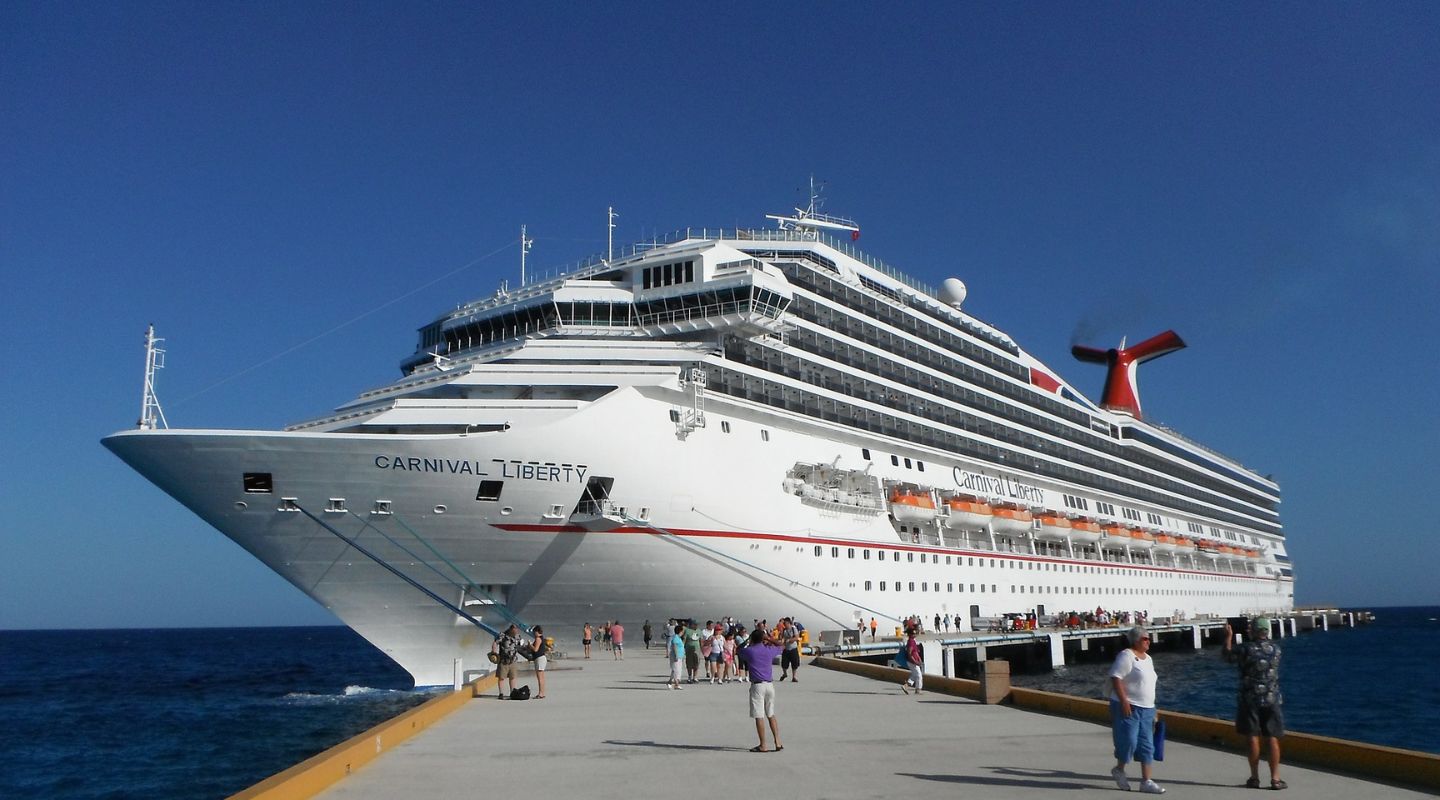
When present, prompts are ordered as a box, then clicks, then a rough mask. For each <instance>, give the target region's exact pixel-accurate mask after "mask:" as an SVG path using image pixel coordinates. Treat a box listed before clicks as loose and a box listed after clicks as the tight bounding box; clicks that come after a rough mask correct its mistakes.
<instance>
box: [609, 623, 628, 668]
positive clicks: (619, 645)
mask: <svg viewBox="0 0 1440 800" xmlns="http://www.w3.org/2000/svg"><path fill="white" fill-rule="evenodd" d="M610 646H611V648H613V649H614V651H615V660H616V661H624V660H625V626H624V625H621V624H620V620H618V619H617V620H615V622H614V623H612V624H611V625H610Z"/></svg>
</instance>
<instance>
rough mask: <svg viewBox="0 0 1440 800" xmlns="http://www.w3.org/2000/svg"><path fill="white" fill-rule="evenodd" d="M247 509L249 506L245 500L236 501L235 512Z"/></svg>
mask: <svg viewBox="0 0 1440 800" xmlns="http://www.w3.org/2000/svg"><path fill="white" fill-rule="evenodd" d="M247 507H248V506H246V505H245V501H244V500H237V501H235V510H236V511H244V510H245V509H246V508H247Z"/></svg>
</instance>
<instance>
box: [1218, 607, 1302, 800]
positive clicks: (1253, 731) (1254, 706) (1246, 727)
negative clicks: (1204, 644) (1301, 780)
mask: <svg viewBox="0 0 1440 800" xmlns="http://www.w3.org/2000/svg"><path fill="white" fill-rule="evenodd" d="M1224 655H1225V660H1226V661H1229V662H1231V663H1234V664H1238V665H1239V667H1240V692H1239V695H1238V698H1237V703H1236V709H1235V732H1236V733H1238V734H1240V735H1241V736H1244V737H1246V738H1248V739H1249V741H1250V752H1249V754H1248V755H1249V760H1250V778H1249V780H1246V781H1245V786H1246V787H1247V788H1250V789H1259V788H1260V740H1261V738H1264V739H1265V741H1266V761H1267V762H1269V765H1270V788H1271V789H1286V788H1289V784H1287V783H1285V781H1283V780H1281V779H1280V737H1282V736H1284V735H1285V715H1284V713H1283V711H1282V709H1281V705H1282V698H1281V696H1280V646H1279V645H1277V644H1275V643H1274V642H1272V641H1270V620H1268V619H1265V618H1264V617H1262V618H1260V619H1257V620H1255V622H1254V623H1253V624H1252V625H1251V626H1250V641H1248V642H1242V643H1240V644H1238V645H1237V644H1235V631H1234V629H1232V628H1231V627H1230V625H1229V624H1228V623H1227V624H1226V625H1225V650H1224Z"/></svg>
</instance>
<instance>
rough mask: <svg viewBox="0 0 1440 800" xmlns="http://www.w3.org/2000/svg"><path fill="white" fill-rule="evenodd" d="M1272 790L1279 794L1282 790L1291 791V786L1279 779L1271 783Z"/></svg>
mask: <svg viewBox="0 0 1440 800" xmlns="http://www.w3.org/2000/svg"><path fill="white" fill-rule="evenodd" d="M1270 788H1271V789H1274V790H1275V791H1277V792H1278V791H1280V790H1281V789H1289V788H1290V784H1288V783H1286V782H1285V781H1282V780H1279V779H1278V778H1277V779H1276V780H1273V781H1270Z"/></svg>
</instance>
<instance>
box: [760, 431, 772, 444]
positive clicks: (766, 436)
mask: <svg viewBox="0 0 1440 800" xmlns="http://www.w3.org/2000/svg"><path fill="white" fill-rule="evenodd" d="M760 441H762V442H768V441H770V431H767V430H765V429H763V428H762V429H761V430H760Z"/></svg>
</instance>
